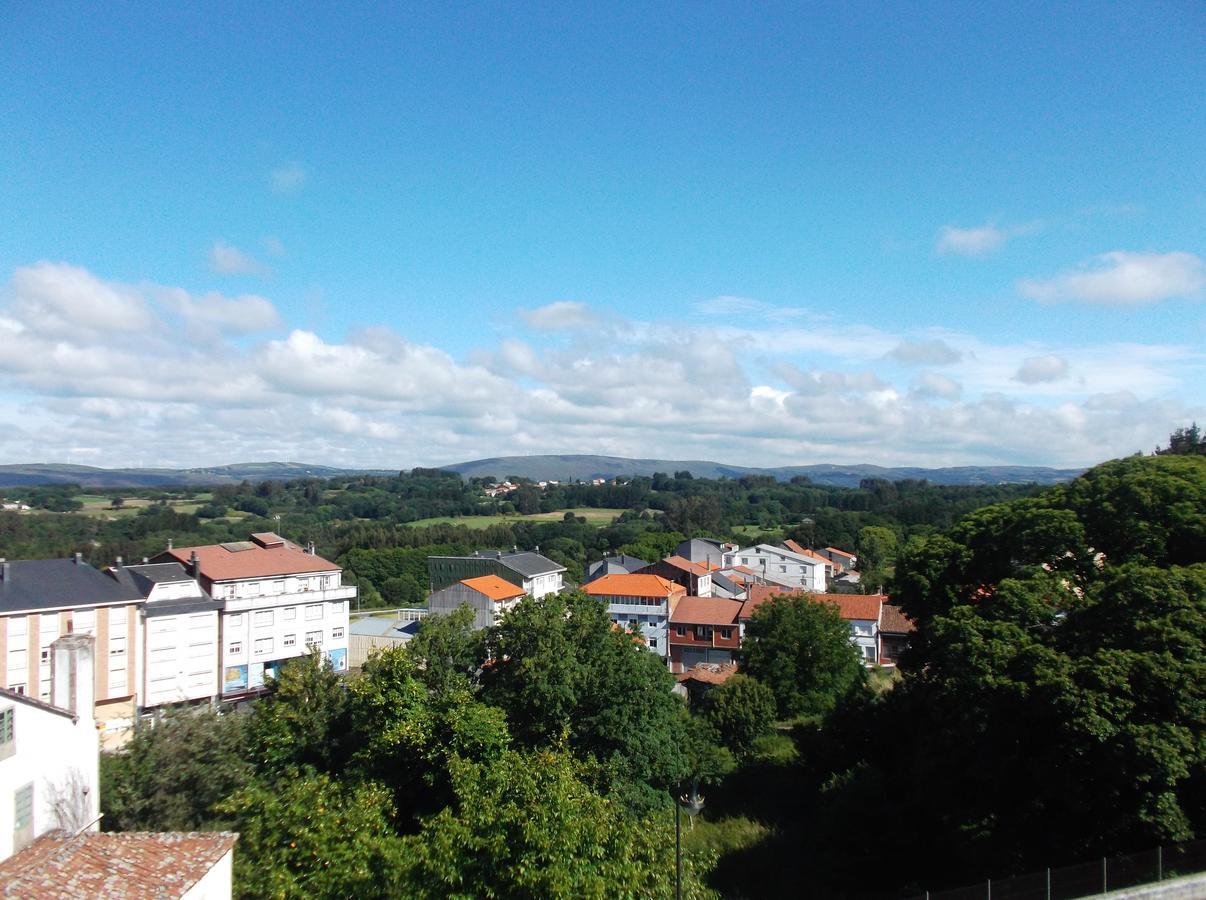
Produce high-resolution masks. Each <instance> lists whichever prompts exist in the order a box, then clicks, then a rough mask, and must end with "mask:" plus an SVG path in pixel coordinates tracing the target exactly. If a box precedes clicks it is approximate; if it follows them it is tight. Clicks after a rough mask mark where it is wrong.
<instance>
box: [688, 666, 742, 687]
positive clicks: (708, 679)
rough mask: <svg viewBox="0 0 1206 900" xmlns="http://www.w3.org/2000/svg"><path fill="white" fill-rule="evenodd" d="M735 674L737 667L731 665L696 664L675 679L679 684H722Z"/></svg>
mask: <svg viewBox="0 0 1206 900" xmlns="http://www.w3.org/2000/svg"><path fill="white" fill-rule="evenodd" d="M736 674H737V666H736V665H733V664H731V663H728V664H726V663H696V664H695V665H694V666H692V667H691V668H690V669H688V670H687V671H685V672H683V674H681V675H679V676H678V678H677V679H676V680H677V681H678V683H679V684H682V683H683V682H684V681H698V682H701V683H702V684H724V683H725V682H726V681H728V680H729V679H730V678H732V677H733V676H734V675H736Z"/></svg>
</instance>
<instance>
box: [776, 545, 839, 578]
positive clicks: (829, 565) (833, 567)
mask: <svg viewBox="0 0 1206 900" xmlns="http://www.w3.org/2000/svg"><path fill="white" fill-rule="evenodd" d="M783 549H784V550H790V551H791V552H792V553H799V554H800V555H801V556H807V557H808V558H809V559H815V560H816V561H817V562H819V563H821V564H822V565H824V566H825V577H826V578H827V579H829V580H830V581H833V579H835V578H837V577H838V576H839V575H841V574H842V573H843V572H845V571H846V567H845V566H843V565H842V564H841V563H840V562H835V561H834V560H832V559H830V558H829V557H828V556H824V555H822V554H820V553H817V552H816V551H815V550H810V549H808V548H807V547H805V546H802V545H801V544H797V543H796V542H795V541H784V542H783Z"/></svg>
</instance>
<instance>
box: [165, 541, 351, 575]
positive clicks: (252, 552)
mask: <svg viewBox="0 0 1206 900" xmlns="http://www.w3.org/2000/svg"><path fill="white" fill-rule="evenodd" d="M259 537H261V538H263V537H266V536H265V535H260V536H259ZM267 537H275V535H268V536H267ZM268 543H269V544H270V546H267V547H264V546H260V544H259V543H254V542H252V541H236V542H232V543H228V544H206V545H205V546H203V547H175V548H173V549H171V550H167V551H165V552H164V553H161V554H160V557H164V556H167V557H170V558H171V559H172V560H175V561H176V562H178V563H181V564H183V565H185V566H187V565H188V564H189V561H190V560H191V559H192V555H193V553H194V551H195V552H196V554H197V563H198V565H199V566H200V569H201V575H202V576H203V577H205V578H208V579H210V580H211V581H226V580H231V579H239V578H270V577H273V576H277V575H307V574H311V573H314V572H338V571H340V569H339V566H337V565H336V564H335V563H333V562H331V561H330V560H327V559H323V558H322V557H321V556H313V555H311V554H309V553H307V552H306V551H305V550H303V549H302V548H301V547H299V546H297V545H296V544H292V543H290V542H289V541H285V540H283V539H282V540H281V543H280V545H279V546H278V545H276V544H275V542H271V541H269V542H268ZM157 558H159V557H157Z"/></svg>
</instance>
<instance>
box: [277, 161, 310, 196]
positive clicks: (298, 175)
mask: <svg viewBox="0 0 1206 900" xmlns="http://www.w3.org/2000/svg"><path fill="white" fill-rule="evenodd" d="M308 178H309V174H308V173H307V172H306V168H305V166H303V165H302V164H301V163H299V162H288V163H285V164H284V165H281V166H278V167H277V168H275V169H273V170H272V172H271V173H269V175H268V183H269V184H270V185H271V186H272V190H273V191H274V192H276V193H278V194H292V193H294V192H296V191H298V190H300V189H301V186H302V185H304V184H305V183H306V180H307V179H308Z"/></svg>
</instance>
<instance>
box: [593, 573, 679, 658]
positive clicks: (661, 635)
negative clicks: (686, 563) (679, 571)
mask: <svg viewBox="0 0 1206 900" xmlns="http://www.w3.org/2000/svg"><path fill="white" fill-rule="evenodd" d="M582 589H583V590H584V591H585V592H586V593H588V594H590V595H591V596H592V597H598V598H599V599H601V600H603V601H604V602H605V603H606V604H607V614H608V616H610V618H611V620H612V621H613V622H615V623H616V624H617V625H619V626H621V627H623V628H633V627H636V626H640V628H639V631H640V633H641V634H643V635H644V636H645V646H646V647H648V648H649V651H650V652H652V653H656V654H657V655H658V656H660V657H662V658H663V659H665V660H667V661H669V659H670V641H669V632H668V628H669V624H670V616H671V614H672V613H673V612H674V610H675V608H676V607H677V606H678V602H679V601H680V600H681V599H682V598H683V597H685V596H686V595H687V590H686V588H684V587H683V586H682V585H679V584H675V583H674V582H673V581H669V580H667V579H665V578H662V576H660V575H647V574H642V575H625V574H617V575H604V576H603V577H602V578H597V579H595V580H594V581H592V582H591V583H590V584H588V585H585V586H584V587H583V588H582Z"/></svg>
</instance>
